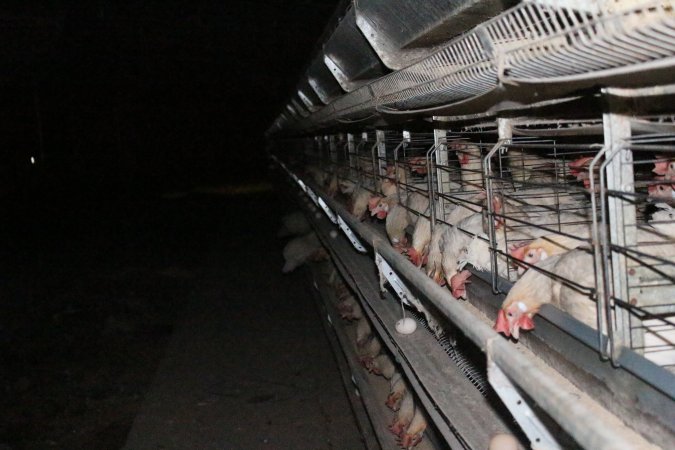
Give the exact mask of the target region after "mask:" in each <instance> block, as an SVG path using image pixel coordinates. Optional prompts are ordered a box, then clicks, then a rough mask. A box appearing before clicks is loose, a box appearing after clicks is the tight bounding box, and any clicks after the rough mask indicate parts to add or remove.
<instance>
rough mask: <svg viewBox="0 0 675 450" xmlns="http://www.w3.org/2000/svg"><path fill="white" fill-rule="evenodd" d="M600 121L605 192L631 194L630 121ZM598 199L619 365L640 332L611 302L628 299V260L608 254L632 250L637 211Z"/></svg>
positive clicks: (607, 117)
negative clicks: (605, 230)
mask: <svg viewBox="0 0 675 450" xmlns="http://www.w3.org/2000/svg"><path fill="white" fill-rule="evenodd" d="M610 108H612V106H611V104H610ZM603 122H604V125H605V127H604V128H605V136H604V137H605V145H606V146H607V147H608V148H609V152H608V154H607V155H606V158H605V162H604V163H603V164H602V166H601V173H600V175H602V174H603V173H605V174H606V177H605V178H606V188H607V190H612V191H620V192H628V193H634V191H635V187H634V176H633V165H632V161H633V153H632V151H631V150H630V149H629V148H626V145H625V143H626V141H628V140H629V139H630V136H631V129H630V118H629V117H628V116H627V115H623V114H618V113H615V112H612V111H611V110H610V112H608V113H604V114H603ZM602 186H603V183H602V179H601V187H602ZM601 196H602V200H604V201H606V203H605V205H606V208H604V209H603V219H604V223H605V224H606V225H608V226H609V239H603V247H604V251H605V270H606V271H610V276H611V284H610V286H611V291H610V292H608V293H607V294H606V295H608V297H606V298H607V299H608V300H609V302H608V304H606V305H605V306H607V307H612V308H613V311H612V313H611V314H610V315H609V317H610V319H611V320H612V321H613V322H610V324H609V325H608V327H609V328H610V330H609V331H610V333H609V339H610V355H611V359H612V362H613V363H614V364H618V357H619V354H620V353H621V350H622V348H624V347H629V348H630V347H631V342H632V341H633V339H632V337H634V338H636V342H633V343H637V344H638V346H640V343H641V341H642V336H641V335H640V334H639V332H636V333H631V326H630V311H628V310H626V309H625V308H621V307H619V306H618V305H616V304H614V302H613V299H614V298H622V299H627V298H628V296H629V294H630V293H629V287H628V277H627V273H626V270H625V269H626V267H627V266H626V264H627V262H628V260H627V258H626V256H625V255H623V254H622V253H620V252H613V251H611V248H610V243H611V244H612V245H619V246H621V247H627V246H628V247H634V246H635V245H636V244H637V233H636V230H635V228H634V227H632V226H630V225H631V224H635V223H636V221H637V210H636V207H635V204H634V203H633V202H630V201H627V200H626V199H624V198H621V197H618V196H609V195H607V192H606V191H605V190H602V189H601ZM605 199H606V200H605ZM626 224H629V226H626ZM610 294H611V295H610ZM631 334H633V335H634V336H631Z"/></svg>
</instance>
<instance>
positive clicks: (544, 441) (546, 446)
mask: <svg viewBox="0 0 675 450" xmlns="http://www.w3.org/2000/svg"><path fill="white" fill-rule="evenodd" d="M487 353H488V381H489V382H490V384H491V385H492V387H493V388H494V390H495V392H497V395H499V398H501V399H502V401H503V402H504V404H505V405H506V407H507V408H508V409H509V411H510V412H511V414H512V415H513V418H514V419H516V422H518V425H520V427H521V428H522V429H523V431H524V432H525V434H526V435H527V437H528V439H529V440H530V443H531V446H532V449H533V450H560V449H562V447H560V445H559V444H558V442H557V441H556V440H555V438H554V437H553V435H551V433H550V432H549V431H548V429H547V428H546V427H545V426H544V424H542V423H541V421H540V420H539V418H538V417H537V416H536V415H535V413H534V411H532V408H530V405H528V404H527V402H526V401H525V399H524V398H523V397H522V396H521V395H520V393H519V392H518V391H517V390H516V387H515V386H514V384H513V383H512V382H511V380H510V379H509V378H508V377H507V376H506V374H505V373H504V372H503V371H502V369H500V368H499V366H498V365H497V364H496V363H495V362H494V361H493V360H492V359H491V358H490V351H488V352H487Z"/></svg>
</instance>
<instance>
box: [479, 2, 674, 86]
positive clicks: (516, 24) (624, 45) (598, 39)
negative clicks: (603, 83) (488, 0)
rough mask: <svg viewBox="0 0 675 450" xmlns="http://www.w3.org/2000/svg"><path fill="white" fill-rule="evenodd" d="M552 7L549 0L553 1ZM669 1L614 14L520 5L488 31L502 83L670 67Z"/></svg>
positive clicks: (671, 27)
mask: <svg viewBox="0 0 675 450" xmlns="http://www.w3.org/2000/svg"><path fill="white" fill-rule="evenodd" d="M553 3H554V4H555V2H553ZM673 6H674V2H672V1H649V2H643V5H641V6H636V7H633V8H631V9H629V10H624V11H620V12H607V11H605V12H588V11H582V10H574V9H571V8H566V7H563V6H560V7H556V6H550V5H546V4H537V3H533V2H524V3H522V4H520V5H519V6H517V7H515V8H514V9H512V10H510V11H509V12H507V13H506V14H504V15H502V16H501V17H500V18H499V20H498V22H499V24H498V26H495V27H492V28H491V31H492V32H493V33H495V34H494V35H492V36H491V38H492V39H493V40H494V41H495V42H513V43H518V44H520V45H517V46H515V48H510V49H509V48H507V49H506V50H505V53H504V69H505V72H504V74H503V79H504V80H512V81H519V82H528V81H529V82H561V81H570V80H571V79H592V78H594V77H599V76H602V75H612V73H611V71H614V73H616V74H618V73H628V72H639V71H644V70H646V69H648V68H649V67H672V66H674V65H675V58H674V57H675V40H674V39H673V37H674V36H675V14H674V11H673Z"/></svg>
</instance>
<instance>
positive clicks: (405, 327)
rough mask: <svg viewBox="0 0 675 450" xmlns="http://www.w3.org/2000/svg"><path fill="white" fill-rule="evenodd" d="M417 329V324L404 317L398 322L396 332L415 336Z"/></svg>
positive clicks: (413, 320)
mask: <svg viewBox="0 0 675 450" xmlns="http://www.w3.org/2000/svg"><path fill="white" fill-rule="evenodd" d="M416 329H417V322H416V321H415V319H411V318H410V317H404V318H403V319H401V320H399V321H398V322H396V331H398V332H399V333H401V334H413V333H414V332H415V330H416Z"/></svg>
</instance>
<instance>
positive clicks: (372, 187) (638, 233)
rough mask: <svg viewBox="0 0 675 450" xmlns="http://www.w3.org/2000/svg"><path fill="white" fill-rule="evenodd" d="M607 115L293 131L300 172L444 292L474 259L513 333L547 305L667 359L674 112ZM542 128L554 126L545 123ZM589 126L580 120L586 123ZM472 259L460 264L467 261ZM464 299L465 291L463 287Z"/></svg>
mask: <svg viewBox="0 0 675 450" xmlns="http://www.w3.org/2000/svg"><path fill="white" fill-rule="evenodd" d="M673 119H674V118H673V117H666V116H659V117H640V118H636V117H629V116H621V115H607V116H605V117H604V118H602V119H598V120H597V121H595V122H593V121H586V122H585V123H584V124H583V128H584V130H586V132H584V133H579V132H578V130H579V129H580V127H581V124H578V123H575V122H573V121H570V122H564V123H563V122H558V123H556V125H555V127H551V126H550V125H546V124H537V123H530V124H521V123H518V122H517V121H514V120H507V119H498V120H496V121H495V122H490V123H480V124H474V125H471V126H466V127H463V128H461V129H458V130H447V129H435V130H431V131H429V130H421V131H401V130H371V131H364V132H362V133H359V134H357V133H353V134H350V133H345V134H334V135H327V136H316V137H312V138H298V139H296V140H294V141H293V142H295V143H296V144H298V146H299V148H298V150H299V153H300V154H302V158H301V159H302V161H303V165H304V170H305V171H306V174H307V175H308V176H309V177H310V178H311V179H312V180H313V182H314V183H315V184H316V185H317V186H319V187H321V188H323V190H324V192H325V193H326V195H329V196H331V197H333V198H336V199H343V200H344V201H345V203H346V205H347V206H348V210H349V211H350V213H352V214H354V215H355V216H357V217H359V218H361V219H362V220H371V221H377V220H378V219H381V220H384V223H385V231H386V234H387V237H388V238H389V240H390V242H391V244H392V245H393V246H394V247H395V248H397V249H399V250H400V251H401V253H404V254H406V255H407V256H408V258H409V259H410V261H411V262H412V263H413V264H415V265H416V266H418V267H419V268H420V270H423V271H425V272H426V274H427V275H428V276H429V277H431V278H433V279H434V280H435V281H436V282H437V283H438V284H441V285H447V287H448V289H449V290H450V292H451V293H452V295H453V296H454V297H455V298H458V299H461V298H466V297H467V296H468V295H469V294H467V290H466V284H467V283H470V282H471V276H472V274H473V273H475V272H477V271H478V272H481V271H482V272H485V273H487V274H488V276H489V277H490V279H491V280H492V289H493V292H494V293H495V294H505V295H506V299H505V301H504V304H503V305H502V309H501V311H500V313H499V316H498V318H497V321H496V324H495V328H496V329H497V331H501V332H503V333H504V334H506V335H507V336H513V337H514V338H516V339H517V338H518V336H519V333H520V331H521V330H528V329H531V328H532V327H533V326H534V325H533V322H532V316H533V315H534V314H536V313H537V312H538V311H539V309H540V308H541V307H542V305H544V304H550V305H553V306H555V307H557V308H559V309H560V310H562V311H564V312H566V313H568V314H569V315H571V316H572V317H573V318H575V319H577V320H578V321H579V322H581V324H583V325H581V327H582V328H583V327H588V328H589V330H591V331H592V332H593V333H594V334H595V335H597V350H598V351H599V353H600V355H601V356H602V357H603V358H607V359H611V360H612V361H614V362H615V363H617V364H618V360H619V355H620V354H621V351H622V349H624V348H631V349H632V350H634V351H635V352H637V353H639V354H642V355H643V356H644V357H645V358H646V359H648V360H650V361H652V362H653V363H655V364H657V365H659V366H661V367H664V368H665V369H667V370H669V371H671V372H673V371H675V211H674V210H673V204H674V203H675V193H674V192H675V121H674V120H673ZM552 130H554V131H555V132H551V131H552ZM589 130H591V131H590V132H589ZM470 268H471V269H472V270H469V269H470ZM469 300H470V299H469Z"/></svg>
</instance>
